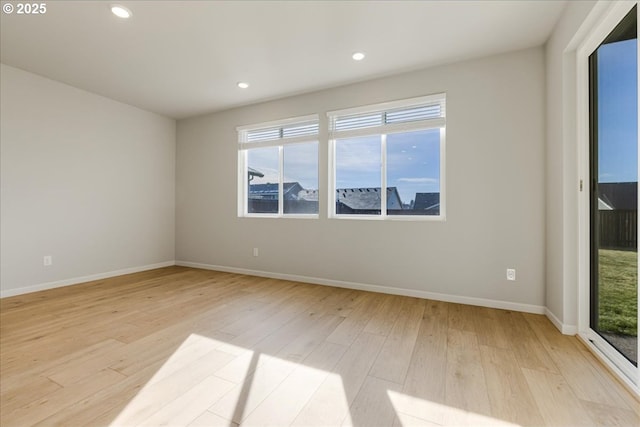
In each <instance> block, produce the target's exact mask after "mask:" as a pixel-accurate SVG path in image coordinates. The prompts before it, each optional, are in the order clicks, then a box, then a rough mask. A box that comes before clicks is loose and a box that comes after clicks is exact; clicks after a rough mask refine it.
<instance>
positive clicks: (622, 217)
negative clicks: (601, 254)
mask: <svg viewBox="0 0 640 427" xmlns="http://www.w3.org/2000/svg"><path fill="white" fill-rule="evenodd" d="M599 215H600V247H601V248H602V249H624V250H636V249H637V248H638V211H636V210H624V209H617V210H613V211H599Z"/></svg>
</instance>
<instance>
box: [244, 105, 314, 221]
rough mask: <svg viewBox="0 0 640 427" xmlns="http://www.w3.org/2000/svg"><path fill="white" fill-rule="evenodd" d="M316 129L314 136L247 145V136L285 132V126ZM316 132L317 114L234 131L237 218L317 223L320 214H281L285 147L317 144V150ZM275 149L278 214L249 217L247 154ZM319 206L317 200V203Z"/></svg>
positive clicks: (260, 214) (282, 211)
mask: <svg viewBox="0 0 640 427" xmlns="http://www.w3.org/2000/svg"><path fill="white" fill-rule="evenodd" d="M313 123H315V124H316V125H317V127H318V131H317V132H316V133H315V134H310V135H301V136H294V137H282V136H281V137H278V138H272V139H265V140H263V141H253V142H249V140H248V136H249V134H250V133H251V132H253V131H261V130H268V129H277V128H285V127H288V126H295V125H304V124H313ZM319 128H320V121H319V116H318V115H317V114H312V115H308V116H300V117H292V118H288V119H283V120H275V121H270V122H263V123H257V124H252V125H246V126H238V127H237V128H236V131H237V133H238V192H237V194H238V216H239V217H249V218H305V219H317V218H319V216H320V215H319V213H314V214H301V213H293V214H291V213H284V197H283V196H284V195H283V184H284V147H285V146H287V145H293V144H305V143H316V144H317V146H318V149H319V147H320V141H319ZM268 147H277V148H278V173H279V177H278V213H250V212H249V211H248V203H247V202H248V198H249V178H248V173H247V170H248V169H247V168H248V166H249V165H248V162H247V152H248V150H250V149H253V148H268ZM319 163H320V159H319V156H318V172H319V168H320V164H319ZM318 177H319V174H318ZM318 202H319V200H318Z"/></svg>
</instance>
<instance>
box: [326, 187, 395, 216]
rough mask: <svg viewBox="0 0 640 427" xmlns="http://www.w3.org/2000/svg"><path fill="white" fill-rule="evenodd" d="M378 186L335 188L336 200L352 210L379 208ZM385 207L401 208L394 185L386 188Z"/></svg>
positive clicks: (379, 192) (379, 193) (379, 194)
mask: <svg viewBox="0 0 640 427" xmlns="http://www.w3.org/2000/svg"><path fill="white" fill-rule="evenodd" d="M380 196H381V191H380V188H379V187H378V188H340V189H337V190H336V201H337V202H340V203H342V204H344V205H345V206H348V207H349V208H351V209H353V210H376V209H377V210H380V203H381V202H380V200H381V198H380ZM387 209H402V203H401V201H400V196H399V195H398V189H397V188H396V187H389V188H387Z"/></svg>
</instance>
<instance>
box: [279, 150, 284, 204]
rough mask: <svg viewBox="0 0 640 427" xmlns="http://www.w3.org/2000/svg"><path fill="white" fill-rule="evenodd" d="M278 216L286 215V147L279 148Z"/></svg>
mask: <svg viewBox="0 0 640 427" xmlns="http://www.w3.org/2000/svg"><path fill="white" fill-rule="evenodd" d="M278 174H279V178H278V215H284V146H282V145H280V146H279V147H278Z"/></svg>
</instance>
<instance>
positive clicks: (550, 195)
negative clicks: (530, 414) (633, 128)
mask: <svg viewBox="0 0 640 427" xmlns="http://www.w3.org/2000/svg"><path fill="white" fill-rule="evenodd" d="M595 3H596V2H593V1H581V2H569V3H568V4H567V7H566V9H565V11H564V13H563V15H562V16H561V18H560V20H559V22H558V24H557V25H556V27H555V29H554V32H553V34H552V35H551V38H550V39H549V41H548V42H547V45H546V52H545V54H546V80H547V89H546V94H547V99H546V112H547V144H546V164H547V173H546V206H547V212H546V218H547V228H546V301H545V305H546V307H547V309H548V310H549V312H550V314H551V316H550V317H552V319H554V320H555V321H556V326H558V327H560V328H561V329H563V330H564V332H567V333H575V332H576V325H577V307H578V182H579V181H578V169H577V168H578V145H577V141H576V96H577V92H576V55H575V49H576V47H577V46H576V39H579V38H580V36H579V35H577V33H578V32H579V29H580V27H581V26H582V25H583V23H584V21H585V19H586V18H587V16H588V15H589V13H590V12H591V10H592V9H593V7H594V5H595Z"/></svg>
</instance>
